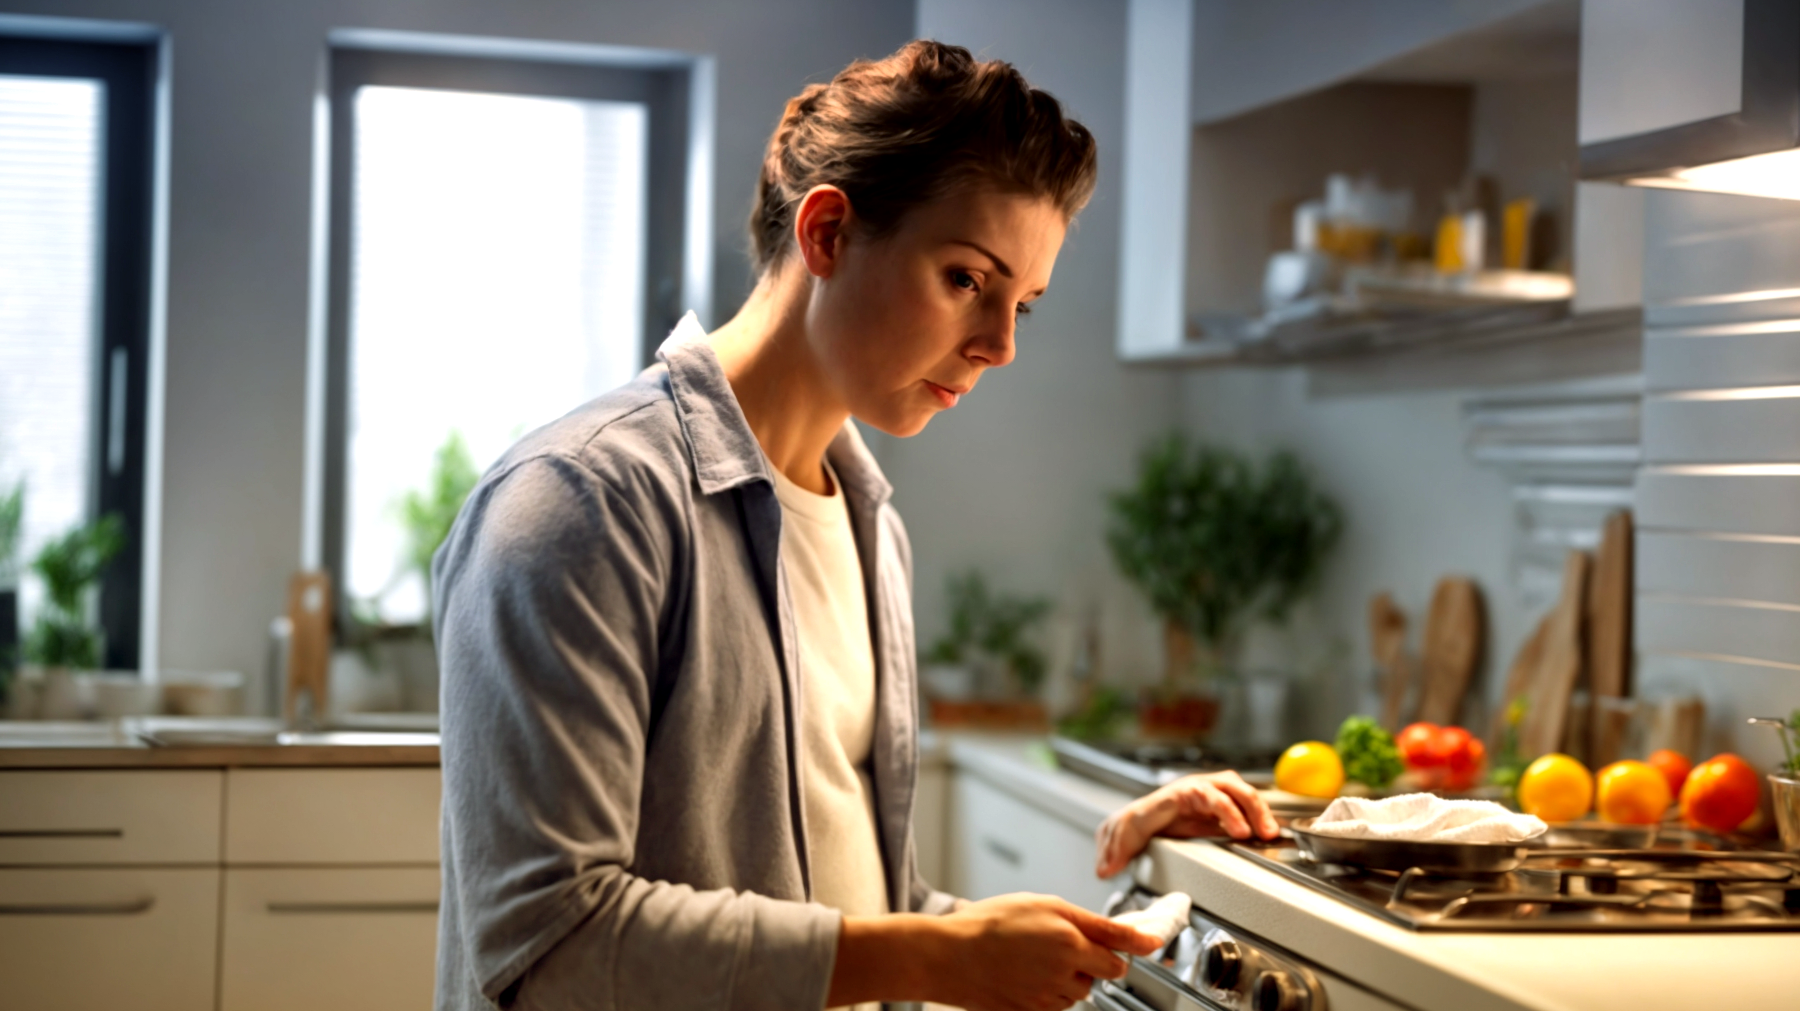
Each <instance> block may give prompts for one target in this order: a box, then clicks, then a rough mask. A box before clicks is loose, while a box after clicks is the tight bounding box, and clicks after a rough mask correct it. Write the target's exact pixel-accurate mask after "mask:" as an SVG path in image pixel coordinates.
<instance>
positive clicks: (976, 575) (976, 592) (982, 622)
mask: <svg viewBox="0 0 1800 1011" xmlns="http://www.w3.org/2000/svg"><path fill="white" fill-rule="evenodd" d="M948 599H949V604H950V628H949V630H948V631H946V632H945V633H944V634H943V635H942V636H940V637H938V639H937V641H935V642H933V643H932V644H931V648H930V649H928V650H926V651H925V661H926V662H927V663H962V662H964V661H966V660H968V659H971V657H972V654H973V653H975V652H982V653H986V654H987V655H989V656H991V657H994V658H995V659H997V660H999V661H1000V662H1001V663H1003V664H1005V665H1006V667H1007V669H1008V670H1010V671H1012V674H1013V676H1014V677H1015V678H1017V679H1018V680H1019V686H1020V687H1021V688H1024V689H1025V691H1026V692H1027V693H1030V692H1034V691H1036V690H1037V688H1038V686H1039V685H1041V684H1042V683H1043V681H1044V674H1045V672H1046V670H1047V669H1048V666H1049V665H1048V662H1047V661H1046V660H1045V659H1044V653H1043V651H1042V650H1040V649H1039V648H1038V647H1037V646H1036V645H1035V644H1034V643H1033V642H1032V641H1031V630H1032V629H1033V628H1034V627H1035V626H1036V625H1037V624H1038V622H1040V621H1042V620H1043V618H1044V616H1045V615H1047V614H1049V613H1050V601H1049V600H1047V599H1045V598H1043V597H1015V596H1010V595H1007V594H998V593H993V592H991V591H990V590H989V589H988V585H987V580H986V578H984V577H983V576H982V574H981V573H980V572H979V571H978V570H975V569H970V570H969V571H967V572H964V573H962V574H960V575H953V576H951V577H950V581H949V587H948Z"/></svg>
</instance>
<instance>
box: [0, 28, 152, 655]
mask: <svg viewBox="0 0 1800 1011" xmlns="http://www.w3.org/2000/svg"><path fill="white" fill-rule="evenodd" d="M0 73H3V74H17V75H28V76H34V77H68V78H78V79H84V80H99V81H101V82H103V83H104V84H105V104H104V108H105V127H104V143H105V147H104V154H103V158H104V165H103V167H102V173H103V176H104V183H103V184H102V189H101V191H102V194H103V196H102V200H101V214H102V226H101V235H100V264H99V268H100V269H99V273H100V291H99V300H98V303H99V317H100V318H99V325H98V326H96V327H95V335H94V336H95V342H96V348H95V350H96V352H97V353H96V354H95V356H94V373H93V377H92V379H91V382H92V383H93V386H92V390H93V404H94V407H93V411H94V413H93V414H92V419H93V421H94V427H93V431H92V435H91V437H90V441H89V446H88V466H89V472H88V479H89V482H90V484H89V494H88V507H87V519H88V521H89V522H92V521H93V520H95V519H97V518H99V517H101V516H105V515H107V514H109V513H117V514H118V515H119V516H120V518H121V519H122V520H123V522H124V525H125V550H124V551H122V552H120V554H119V555H118V557H117V558H115V559H114V560H113V562H112V564H111V565H109V566H108V567H107V569H106V572H105V573H104V574H103V575H102V576H101V579H100V600H99V613H98V618H99V624H100V627H101V629H102V630H103V631H104V632H105V643H106V651H105V655H104V657H103V658H102V663H103V665H104V666H105V667H106V668H108V669H112V670H138V669H139V667H140V666H141V661H142V659H143V645H144V629H143V594H144V585H143V584H144V571H145V556H146V554H147V547H148V546H147V545H146V543H145V540H144V537H145V534H144V532H145V484H146V474H147V456H146V454H147V452H148V449H149V445H148V434H147V433H148V430H149V410H150V407H149V403H150V402H149V393H150V389H149V379H150V350H151V349H150V343H151V336H150V331H151V313H152V311H153V306H152V303H153V301H154V300H153V298H152V283H153V282H152V264H153V259H154V256H153V247H152V243H153V238H154V227H155V226H154V220H153V218H154V208H155V173H154V159H155V142H156V119H157V102H156V95H157V75H158V73H159V65H158V46H157V44H156V43H155V42H154V41H130V42H123V41H121V42H112V41H87V40H73V39H61V38H48V37H44V36H40V35H34V34H15V33H12V32H7V31H4V30H0ZM121 354H123V355H124V360H125V368H124V370H123V372H122V373H121V374H119V375H115V368H114V365H113V362H114V361H115V359H116V358H117V357H118V356H119V355H121ZM119 401H122V403H120V402H119ZM115 450H116V452H115ZM115 456H116V457H117V459H118V461H119V465H118V466H117V467H112V466H109V461H110V458H112V457H115Z"/></svg>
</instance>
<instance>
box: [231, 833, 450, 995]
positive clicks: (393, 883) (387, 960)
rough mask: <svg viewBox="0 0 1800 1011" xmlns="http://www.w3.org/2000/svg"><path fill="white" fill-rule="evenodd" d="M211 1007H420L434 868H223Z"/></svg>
mask: <svg viewBox="0 0 1800 1011" xmlns="http://www.w3.org/2000/svg"><path fill="white" fill-rule="evenodd" d="M224 909H225V933H224V945H223V963H222V968H221V971H220V973H219V1004H218V1007H219V1009H220V1011H317V1009H321V1008H332V1009H334V1011H365V1009H366V1011H407V1009H417V1011H428V1009H429V1008H430V1007H431V998H432V984H433V970H434V965H435V960H436V952H437V909H438V870H437V868H436V867H348V868H336V867H334V868H325V869H320V868H307V869H298V868H293V869H290V868H280V869H248V868H235V867H234V868H229V869H227V870H226V872H225V902H224Z"/></svg>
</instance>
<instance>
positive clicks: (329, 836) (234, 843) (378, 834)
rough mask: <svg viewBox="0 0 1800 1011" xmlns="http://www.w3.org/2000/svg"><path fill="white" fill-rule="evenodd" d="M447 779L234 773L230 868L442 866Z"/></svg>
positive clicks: (229, 801)
mask: <svg viewBox="0 0 1800 1011" xmlns="http://www.w3.org/2000/svg"><path fill="white" fill-rule="evenodd" d="M442 792H443V777H442V776H441V775H440V774H439V772H438V770H437V769H435V768H429V769H232V770H231V771H230V772H229V773H227V774H226V777H225V796H226V805H225V862H226V863H227V864H364V865H366V864H435V863H437V861H438V795H439V794H440V793H442Z"/></svg>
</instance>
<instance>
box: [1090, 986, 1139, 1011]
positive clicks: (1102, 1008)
mask: <svg viewBox="0 0 1800 1011" xmlns="http://www.w3.org/2000/svg"><path fill="white" fill-rule="evenodd" d="M1088 1002H1089V1003H1091V1004H1093V1005H1094V1007H1095V1008H1097V1009H1098V1011H1156V1009H1155V1008H1153V1007H1151V1006H1150V1005H1148V1004H1146V1003H1144V1002H1143V1001H1141V1000H1139V999H1138V998H1137V997H1136V996H1134V995H1132V994H1130V993H1128V992H1126V991H1124V990H1121V989H1119V988H1118V987H1117V986H1114V985H1113V984H1111V983H1105V982H1095V983H1094V989H1093V990H1092V991H1091V992H1089V994H1088Z"/></svg>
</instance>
